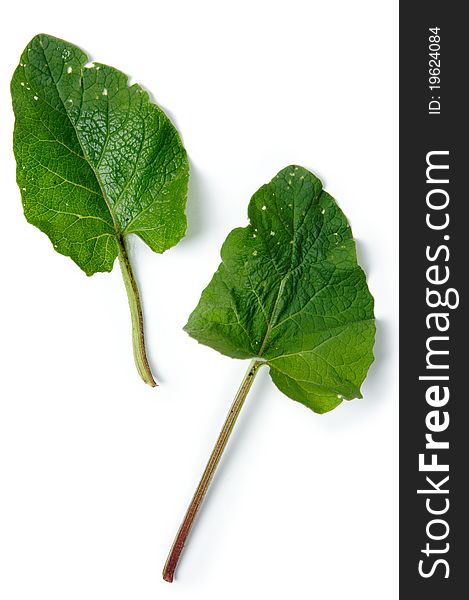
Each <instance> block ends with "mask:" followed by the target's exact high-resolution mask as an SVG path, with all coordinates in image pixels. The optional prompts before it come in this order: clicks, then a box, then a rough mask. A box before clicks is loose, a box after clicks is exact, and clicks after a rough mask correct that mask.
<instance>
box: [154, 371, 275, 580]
mask: <svg viewBox="0 0 469 600" xmlns="http://www.w3.org/2000/svg"><path fill="white" fill-rule="evenodd" d="M263 364H264V361H260V360H258V359H253V360H252V361H251V363H250V364H249V368H248V370H247V372H246V375H245V376H244V379H243V381H242V382H241V385H240V387H239V390H238V393H237V394H236V396H235V399H234V401H233V404H232V405H231V408H230V411H229V413H228V416H227V417H226V421H225V423H224V425H223V428H222V430H221V432H220V435H219V436H218V439H217V442H216V444H215V447H214V448H213V450H212V454H211V455H210V458H209V460H208V463H207V466H206V467H205V471H204V472H203V475H202V478H201V480H200V483H199V485H198V486H197V489H196V490H195V494H194V496H193V498H192V500H191V503H190V504H189V508H188V509H187V512H186V514H185V516H184V519H183V521H182V524H181V526H180V528H179V531H178V533H177V535H176V538H175V540H174V542H173V545H172V548H171V551H170V553H169V555H168V558H167V560H166V564H165V566H164V569H163V579H164V580H165V581H169V582H171V581H173V577H174V571H175V570H176V567H177V564H178V562H179V558H180V556H181V552H182V550H183V548H184V544H185V543H186V540H187V537H188V535H189V533H190V531H191V528H192V525H193V523H194V520H195V518H196V516H197V513H198V512H199V509H200V507H201V505H202V502H203V500H204V498H205V494H206V493H207V490H208V488H209V486H210V483H211V481H212V478H213V475H214V474H215V471H216V469H217V466H218V463H219V462H220V459H221V457H222V454H223V451H224V450H225V448H226V445H227V443H228V440H229V438H230V435H231V432H232V431H233V428H234V426H235V423H236V420H237V418H238V416H239V413H240V412H241V409H242V407H243V404H244V401H245V400H246V396H247V394H248V392H249V390H250V388H251V385H252V383H253V381H254V378H255V377H256V374H257V371H258V370H259V368H260V367H261V366H262V365H263Z"/></svg>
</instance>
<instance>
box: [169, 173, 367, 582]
mask: <svg viewBox="0 0 469 600" xmlns="http://www.w3.org/2000/svg"><path fill="white" fill-rule="evenodd" d="M248 213H249V225H248V226H247V227H244V228H239V229H235V230H233V231H232V232H231V233H230V234H229V235H228V237H227V239H226V241H225V243H224V244H223V247H222V250H221V258H222V263H221V264H220V266H219V268H218V270H217V272H216V273H215V275H214V276H213V279H212V281H211V282H210V283H209V285H208V286H207V288H206V289H205V290H204V292H203V293H202V297H201V298H200V301H199V304H198V305H197V307H196V309H195V310H194V312H193V313H192V314H191V316H190V318H189V322H188V323H187V325H186V327H185V330H186V331H187V332H188V333H189V334H190V335H191V336H192V337H194V338H195V339H196V340H198V341H199V342H200V343H202V344H206V345H207V346H211V347H212V348H214V349H215V350H218V351H219V352H222V353H223V354H226V355H227V356H230V357H233V358H245V359H246V358H250V359H252V360H251V364H250V365H249V368H248V371H247V373H246V376H245V378H244V380H243V382H242V384H241V387H240V389H239V391H238V394H237V396H236V398H235V400H234V402H233V405H232V407H231V409H230V412H229V414H228V418H227V420H226V422H225V425H224V427H223V429H222V432H221V434H220V437H219V439H218V442H217V444H216V446H215V449H214V451H213V454H212V456H211V458H210V461H209V463H208V465H207V469H206V471H205V473H204V475H203V476H202V480H201V483H200V485H199V487H198V489H197V491H196V493H195V496H194V498H193V500H192V503H191V505H190V507H189V510H188V511H187V514H186V517H185V519H184V521H183V524H182V526H181V528H180V530H179V533H178V535H177V537H176V540H175V542H174V545H173V548H172V551H171V553H170V555H169V557H168V561H167V563H166V566H165V570H164V573H163V576H164V578H165V579H166V580H167V581H172V578H173V574H174V570H175V568H176V565H177V562H178V559H179V556H180V553H181V551H182V548H183V546H184V543H185V540H186V538H187V535H188V533H189V531H190V528H191V526H192V522H193V519H194V517H195V515H196V513H197V511H198V509H199V507H200V504H201V502H202V500H203V498H204V495H205V493H206V490H207V488H208V485H209V484H210V480H211V478H212V475H213V472H214V471H215V469H216V466H217V464H218V461H219V459H220V456H221V454H222V452H223V450H224V448H225V446H226V443H227V441H228V438H229V436H230V433H231V431H232V429H233V427H234V424H235V421H236V418H237V416H238V414H239V412H240V410H241V408H242V406H243V403H244V400H245V398H246V395H247V393H248V391H249V389H250V387H251V385H252V382H253V380H254V377H255V376H256V373H257V372H258V370H259V369H260V368H261V367H262V366H267V367H268V368H269V370H270V375H271V377H272V380H273V382H274V383H275V385H276V386H277V387H278V388H279V389H280V390H281V391H282V392H284V393H285V394H286V395H287V396H289V397H290V398H292V399H293V400H297V401H298V402H302V403H303V404H305V405H306V406H307V407H309V408H311V409H312V410H313V411H315V412H317V413H325V412H327V411H330V410H332V409H334V408H335V407H337V406H338V405H339V404H340V403H341V402H342V401H343V400H352V399H353V398H361V392H360V386H361V384H362V383H363V380H364V379H365V376H366V374H367V372H368V369H369V367H370V365H371V363H372V361H373V344H374V337H375V321H374V315H373V298H372V296H371V294H370V292H369V290H368V286H367V283H366V279H365V274H364V272H363V270H362V269H361V268H360V266H359V265H358V263H357V256H356V250H355V242H354V240H353V237H352V232H351V230H350V226H349V224H348V222H347V219H346V218H345V216H344V214H343V213H342V211H341V210H340V208H339V207H338V206H337V204H336V202H335V200H334V198H332V197H331V196H330V195H329V194H328V193H327V192H325V191H324V190H323V189H322V184H321V182H320V181H319V179H318V178H317V177H315V175H313V174H312V173H310V172H309V171H307V170H306V169H304V168H302V167H298V166H289V167H287V168H286V169H283V170H282V171H280V173H278V175H276V177H274V179H273V180H272V181H271V182H270V183H268V184H266V185H264V186H262V187H261V188H260V189H259V190H258V191H257V192H256V193H255V194H254V196H253V197H252V199H251V202H250V204H249V210H248Z"/></svg>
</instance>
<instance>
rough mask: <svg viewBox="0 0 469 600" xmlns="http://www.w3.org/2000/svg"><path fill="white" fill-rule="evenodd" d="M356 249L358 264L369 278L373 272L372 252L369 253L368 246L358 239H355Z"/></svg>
mask: <svg viewBox="0 0 469 600" xmlns="http://www.w3.org/2000/svg"><path fill="white" fill-rule="evenodd" d="M355 247H356V249H357V260H358V264H359V265H360V266H361V267H362V269H363V270H364V271H365V273H366V274H367V276H369V274H370V273H371V271H372V255H371V252H368V248H367V245H366V244H365V243H364V242H363V241H362V240H359V239H357V238H355Z"/></svg>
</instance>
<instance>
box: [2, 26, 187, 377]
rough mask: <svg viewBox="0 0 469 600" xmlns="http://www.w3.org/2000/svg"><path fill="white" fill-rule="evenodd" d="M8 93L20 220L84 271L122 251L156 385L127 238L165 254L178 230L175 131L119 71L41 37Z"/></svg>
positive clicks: (139, 340)
mask: <svg viewBox="0 0 469 600" xmlns="http://www.w3.org/2000/svg"><path fill="white" fill-rule="evenodd" d="M11 94H12V100H13V109H14V112H15V117H16V120H15V129H14V139H13V147H14V153H15V157H16V161H17V181H18V185H19V187H20V190H21V197H22V202H23V207H24V214H25V216H26V219H27V220H28V221H29V222H30V223H32V224H33V225H35V226H36V227H38V228H39V229H40V230H41V231H43V232H44V233H46V234H47V235H48V236H49V238H50V240H51V242H52V243H53V245H54V248H55V249H56V250H57V252H60V253H61V254H64V255H66V256H70V258H71V259H72V260H73V261H75V263H76V264H77V265H78V266H79V267H80V268H81V269H82V270H83V271H84V272H85V273H86V274H87V275H92V274H93V273H96V272H98V271H111V270H112V268H113V264H114V261H115V259H116V257H119V262H120V266H121V270H122V274H123V278H124V282H125V286H126V289H127V294H128V298H129V304H130V308H131V314H132V332H133V343H134V356H135V361H136V364H137V368H138V370H139V373H140V375H141V376H142V378H143V379H144V381H146V382H147V383H149V384H150V385H155V383H154V380H153V376H152V374H151V370H150V367H149V365H148V361H147V358H146V353H145V342H144V335H143V317H142V310H141V305H140V299H139V294H138V288H137V284H136V281H135V278H134V275H133V273H132V267H131V264H130V260H129V256H128V251H127V245H126V238H127V236H128V235H129V234H135V235H137V236H139V237H140V238H141V239H142V240H143V241H144V242H145V243H146V244H148V246H150V248H151V249H152V250H154V251H155V252H164V251H165V250H167V249H168V248H171V247H172V246H174V245H175V244H177V243H178V241H179V240H180V239H181V238H182V237H183V236H184V234H185V230H186V217H185V213H184V210H185V204H186V197H187V183H188V177H189V164H188V159H187V155H186V152H185V150H184V147H183V145H182V142H181V140H180V138H179V135H178V133H177V131H176V129H175V127H174V126H173V124H172V123H171V121H170V120H169V119H168V117H167V116H166V115H165V114H164V112H163V111H162V110H161V109H160V108H159V107H158V106H156V105H155V104H153V103H152V102H151V101H150V98H149V95H148V93H147V92H146V91H144V90H143V89H142V88H141V87H140V86H139V85H136V84H134V85H132V86H129V84H128V78H127V76H126V75H125V74H124V73H121V72H120V71H118V70H117V69H114V68H113V67H109V66H107V65H103V64H100V63H93V64H91V65H89V66H88V56H87V55H86V54H85V53H84V52H83V51H82V50H80V49H79V48H77V47H76V46H73V45H72V44H69V43H68V42H65V41H63V40H60V39H57V38H54V37H52V36H49V35H45V34H40V35H37V36H36V37H35V38H34V39H33V40H32V41H31V42H30V43H29V44H28V46H27V47H26V48H25V50H24V52H23V54H22V56H21V59H20V63H19V65H18V67H17V68H16V70H15V73H14V75H13V79H12V82H11Z"/></svg>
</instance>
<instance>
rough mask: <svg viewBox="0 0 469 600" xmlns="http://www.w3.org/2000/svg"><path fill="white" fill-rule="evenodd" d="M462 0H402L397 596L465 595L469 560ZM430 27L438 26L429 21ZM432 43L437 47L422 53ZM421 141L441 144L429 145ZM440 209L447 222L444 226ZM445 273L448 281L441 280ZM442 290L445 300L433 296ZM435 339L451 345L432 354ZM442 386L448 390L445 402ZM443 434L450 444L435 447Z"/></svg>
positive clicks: (467, 165)
mask: <svg viewBox="0 0 469 600" xmlns="http://www.w3.org/2000/svg"><path fill="white" fill-rule="evenodd" d="M466 8H467V7H466V6H465V4H464V3H461V2H450V1H446V2H436V1H432V0H430V1H427V2H424V3H417V2H414V3H410V2H407V3H404V2H401V3H400V11H401V12H400V59H399V60H400V439H401V442H400V518H401V525H400V596H401V597H402V598H403V599H407V598H412V599H414V598H415V599H418V598H424V599H425V600H433V599H434V598H435V599H436V598H438V599H441V598H444V599H445V600H451V599H453V598H454V599H458V600H459V599H460V598H465V597H466V595H467V597H469V592H467V590H466V588H467V585H466V584H465V579H466V577H467V572H468V571H469V567H468V566H467V565H466V563H468V558H467V554H468V551H467V547H466V541H467V539H468V536H467V534H468V529H469V528H468V523H469V519H468V517H467V511H469V493H468V492H466V489H467V486H466V485H465V483H466V481H468V480H469V473H468V471H469V469H468V466H467V461H468V462H469V391H468V385H467V382H468V378H469V351H468V348H469V345H468V342H467V340H466V338H467V337H468V333H469V328H468V327H467V319H466V316H467V313H465V308H466V297H467V293H466V292H467V279H468V273H469V268H468V266H467V265H468V264H469V210H468V206H469V191H468V186H467V183H466V182H465V177H466V176H469V152H468V145H469V140H468V138H469V127H468V120H467V117H466V111H467V107H469V91H468V85H467V77H468V75H467V74H468V72H469V69H468V66H467V60H468V57H469V51H468V40H469V29H468V27H469V26H468V24H467V19H466V18H465V17H464V14H465V13H466V12H467V11H466ZM435 28H438V31H437V33H434V32H432V31H430V29H435ZM431 36H436V37H431ZM432 39H433V44H434V45H433V46H432V45H431V44H432ZM435 40H438V42H435ZM437 46H439V48H438V50H437ZM432 50H434V52H432ZM437 53H438V57H437V58H434V57H431V56H430V54H437ZM431 60H435V62H434V63H431V62H430V61H431ZM430 69H432V71H430ZM438 69H439V72H438ZM437 73H438V75H436V74H437ZM432 76H433V77H438V78H439V85H440V86H441V87H440V88H439V89H438V88H436V89H434V90H431V89H430V85H432V83H433V84H434V85H438V83H437V80H436V79H432V80H431V79H430V77H432ZM432 101H433V104H430V102H432ZM432 109H433V110H432ZM430 152H440V154H433V155H429V154H428V153H430ZM443 152H445V153H446V152H447V153H448V154H443ZM427 160H429V161H430V162H431V163H433V164H435V165H440V167H443V166H449V168H448V169H447V170H446V169H443V168H438V167H437V168H435V169H430V171H429V172H428V174H427V173H426V171H427V167H428V163H427ZM427 175H428V178H427ZM427 179H428V180H429V181H427ZM446 179H448V180H449V181H448V182H447V183H446V182H445V181H446ZM446 202H448V205H447V206H445V204H446ZM436 206H439V208H436ZM427 219H429V223H430V224H429V223H428V222H427ZM447 219H449V222H448V225H447V227H443V225H444V224H445V223H446V220H447ZM437 227H442V228H441V229H438V228H437ZM432 267H434V268H432ZM429 269H430V270H429ZM446 277H448V280H447V281H443V280H444V279H445V278H446ZM435 281H437V283H435ZM431 290H433V293H432V291H431ZM438 292H439V293H440V297H441V298H442V302H441V305H440V306H434V307H431V306H430V303H431V304H434V305H438V303H439V301H438ZM428 293H430V296H427V294H428ZM445 298H446V299H448V300H449V302H448V304H449V305H451V306H453V308H450V307H449V306H443V305H442V304H443V302H444V301H445V300H444V299H445ZM458 299H459V305H458V306H456V304H457V302H458ZM432 314H433V315H436V314H438V315H440V316H439V317H434V316H433V317H432V316H431V315H432ZM437 323H438V325H437ZM448 324H449V325H448ZM438 326H439V328H438ZM445 327H446V328H447V331H444V329H445ZM431 338H433V339H431ZM446 338H448V339H446ZM427 346H428V347H427ZM429 348H430V350H429ZM434 350H439V351H444V352H446V351H448V354H431V353H430V352H431V351H434ZM427 360H429V361H430V362H429V363H427ZM445 366H447V367H448V368H444V367H445ZM432 367H433V368H432ZM419 376H420V377H426V378H428V379H419ZM435 377H439V378H440V379H435ZM442 377H443V379H441V378H442ZM444 377H447V378H448V379H447V380H445V379H444ZM429 388H433V391H429ZM445 388H447V391H448V392H449V399H448V400H447V402H446V401H445V397H444V394H445V393H446V390H445ZM448 419H449V424H448ZM438 429H440V431H436V430H438ZM426 435H427V436H428V435H430V436H431V437H430V438H427V437H426ZM437 442H439V443H440V445H437ZM446 442H447V443H448V444H449V447H448V448H446V447H444V444H445V443H446ZM426 445H428V447H426ZM420 455H422V457H421V461H422V465H421V466H420V468H419V456H420ZM432 460H433V461H434V462H435V465H438V468H441V469H444V468H446V467H445V465H448V471H445V470H440V471H437V470H435V471H431V470H429V469H431V468H432V467H431V461H432ZM448 476H449V479H448V480H446V481H445V478H446V477H448ZM427 477H428V478H429V480H430V481H429V480H428V479H427ZM418 490H422V493H418V492H417V491H418ZM431 511H433V513H436V512H440V514H432V512H431ZM434 538H439V539H434ZM427 544H428V546H427ZM437 561H438V562H437Z"/></svg>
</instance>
